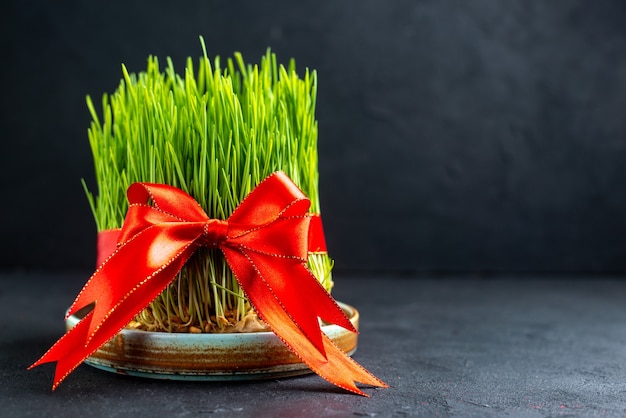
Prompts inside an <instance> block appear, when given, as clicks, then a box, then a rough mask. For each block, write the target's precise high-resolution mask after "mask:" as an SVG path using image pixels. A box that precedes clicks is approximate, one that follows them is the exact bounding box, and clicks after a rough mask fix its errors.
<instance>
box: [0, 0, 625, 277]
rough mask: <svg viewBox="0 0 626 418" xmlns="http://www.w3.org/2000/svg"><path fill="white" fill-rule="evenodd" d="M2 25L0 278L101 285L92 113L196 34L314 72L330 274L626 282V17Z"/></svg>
mask: <svg viewBox="0 0 626 418" xmlns="http://www.w3.org/2000/svg"><path fill="white" fill-rule="evenodd" d="M0 15H1V17H0V19H2V22H0V23H1V25H0V28H1V29H0V30H1V33H2V36H1V37H0V39H1V40H0V42H1V47H2V51H3V64H2V66H0V71H1V75H2V80H3V88H4V92H3V94H2V95H0V102H1V106H2V107H1V109H0V124H1V125H2V127H3V131H2V134H1V135H2V140H3V146H4V148H3V150H2V152H0V170H2V175H1V177H2V189H3V193H4V198H3V205H2V216H1V217H0V219H1V221H0V230H1V231H2V236H3V247H2V248H1V251H0V268H2V269H59V270H63V269H82V268H91V267H92V265H93V260H94V251H93V247H94V240H95V227H94V224H93V221H92V219H91V214H90V211H89V208H88V205H87V202H86V199H85V197H84V194H83V190H82V187H81V185H80V178H82V177H85V178H86V179H87V181H88V182H89V183H90V184H93V175H92V171H93V170H92V161H91V155H90V151H89V147H88V140H87V134H86V130H87V127H88V126H89V115H88V112H87V108H86V106H85V102H84V97H85V95H86V94H91V95H92V96H94V97H95V98H96V102H97V101H98V100H97V98H99V97H100V95H101V94H102V93H104V92H111V91H113V89H115V87H116V86H117V84H118V81H119V79H120V77H121V71H120V64H121V63H125V64H126V65H127V67H128V68H129V69H130V70H131V71H141V70H142V69H144V68H145V62H146V57H147V56H148V55H150V54H155V55H157V56H159V57H160V58H162V59H164V58H165V57H166V56H171V57H172V58H173V60H174V63H175V65H176V66H177V68H178V69H179V70H180V69H181V68H182V66H183V64H184V58H185V57H187V56H192V57H197V56H199V55H200V54H201V48H200V43H199V41H198V37H199V35H203V36H204V37H205V39H206V42H207V48H208V53H209V55H210V56H215V55H221V56H229V55H231V54H232V52H233V51H235V50H239V51H241V52H242V53H243V54H244V57H245V58H246V60H247V61H249V62H255V61H258V60H259V58H260V57H261V55H262V54H263V53H264V52H265V49H266V48H267V47H268V46H269V47H272V49H273V50H274V51H275V52H276V53H277V54H278V56H279V60H280V61H281V62H287V60H288V59H289V58H290V57H295V58H296V60H297V62H298V65H299V68H301V69H303V68H305V67H309V68H314V69H317V70H318V73H319V96H318V97H319V101H318V119H319V122H320V140H319V141H320V142H319V151H320V173H321V199H322V210H323V212H324V219H325V224H326V229H327V235H328V242H329V246H330V251H331V253H332V255H333V256H334V257H335V258H336V259H337V264H336V266H337V271H342V272H348V271H352V272H367V271H369V272H371V271H377V272H388V273H397V272H408V273H410V274H413V273H415V272H418V273H420V272H422V273H423V272H426V273H428V272H447V273H453V274H457V273H466V272H471V273H476V272H487V273H494V272H495V273H498V272H500V273H507V272H509V273H514V274H519V273H522V274H527V273H530V274H532V273H565V274H580V273H593V274H607V273H608V274H623V273H626V257H625V254H626V240H624V236H626V215H625V213H626V194H625V193H624V192H623V185H624V182H625V180H626V164H624V161H625V159H626V118H625V117H624V109H626V54H624V51H626V25H624V21H626V3H624V2H620V1H611V0H572V1H526V0H514V1H506V2H502V1H499V0H482V1H471V2H468V1H445V2H441V1H436V0H420V1H413V0H411V1H407V0H403V1H382V0H380V1H340V2H336V1H308V0H307V1H300V2H292V1H283V0H281V1H277V2H273V3H272V5H271V6H270V5H267V4H265V3H262V2H245V1H239V0H219V1H205V0H201V1H200V0H195V1H189V2H185V4H184V5H178V4H176V5H174V4H173V3H172V2H171V1H164V0H155V1H151V2H150V3H149V4H146V3H144V2H128V1H120V0H112V1H107V2H103V1H90V2H76V1H71V2H50V1H43V0H34V1H28V2H24V1H17V0H8V1H5V2H3V12H2V13H1V14H0ZM42 225H45V228H42ZM364 231H367V233H364ZM35 235H36V239H34V238H33V236H35ZM33 242H36V243H37V245H36V246H34V244H33Z"/></svg>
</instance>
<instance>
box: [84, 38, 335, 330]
mask: <svg viewBox="0 0 626 418" xmlns="http://www.w3.org/2000/svg"><path fill="white" fill-rule="evenodd" d="M201 44H202V49H203V53H204V54H203V56H201V57H200V59H199V62H198V64H197V66H194V63H193V61H192V59H191V58H188V59H187V62H186V66H185V73H184V76H181V75H179V74H177V73H176V72H175V70H174V66H173V63H172V61H171V60H170V59H169V58H168V59H167V65H166V67H165V69H164V71H161V69H160V67H159V61H158V59H157V58H156V57H149V58H148V63H147V69H146V71H145V72H140V73H138V74H132V73H129V72H128V71H127V69H126V68H125V67H124V66H122V72H123V79H122V80H121V81H120V85H119V87H118V88H117V90H116V91H115V92H114V93H113V94H112V95H106V94H105V95H103V97H102V111H103V114H102V117H99V116H98V113H97V112H96V109H95V106H94V104H93V102H92V100H91V98H90V97H87V106H88V108H89V111H90V112H91V116H92V118H93V120H92V122H91V126H90V128H89V142H90V145H91V149H92V153H93V159H94V166H95V174H96V183H97V188H98V193H97V196H94V194H92V193H91V192H89V190H88V189H87V187H86V186H85V190H86V192H87V197H88V199H89V202H90V205H91V208H92V211H93V214H94V218H95V221H96V226H97V229H98V231H103V230H106V229H111V228H120V227H121V226H122V224H123V221H124V217H125V214H126V211H127V209H128V202H127V200H126V189H127V188H128V186H129V185H130V184H131V183H133V182H136V181H144V182H154V183H165V184H169V185H172V186H176V187H180V188H181V189H183V190H184V191H186V192H187V193H189V194H190V195H191V196H193V197H194V198H195V199H196V200H197V201H198V202H199V203H200V205H201V206H202V207H203V208H204V210H205V211H206V213H207V215H208V216H209V217H211V218H216V219H226V218H228V216H229V215H230V214H231V213H232V212H233V210H234V209H235V207H236V206H237V205H238V204H239V202H241V201H242V200H243V198H244V197H245V196H246V195H247V194H248V193H249V192H250V191H251V190H252V189H253V188H254V187H255V186H256V185H257V184H259V183H260V182H261V180H263V179H264V178H265V177H266V176H268V175H269V174H271V173H273V172H275V171H277V170H282V171H284V172H285V173H286V174H287V175H288V176H289V177H290V178H291V179H292V180H293V181H294V182H295V183H296V184H297V185H298V186H299V187H300V188H301V189H302V191H303V192H304V193H305V194H306V195H307V196H308V197H309V199H310V200H311V209H310V210H311V212H314V213H319V212H320V205H319V194H318V171H317V121H316V120H315V101H316V89H317V77H316V73H315V71H308V70H306V71H305V73H304V76H303V77H299V76H298V74H297V72H296V66H295V62H294V60H291V61H290V62H289V65H288V66H287V67H284V66H283V65H278V64H277V62H276V56H275V54H273V53H271V51H270V50H268V51H267V52H266V54H265V55H264V56H263V57H262V59H261V63H260V65H254V66H252V65H247V64H245V63H244V61H243V58H242V56H241V54H239V53H235V54H234V56H233V58H229V59H228V60H227V61H226V65H225V66H224V67H222V66H221V62H220V59H219V57H216V58H215V59H214V60H213V62H211V61H210V60H209V58H208V57H207V53H206V47H205V45H204V41H203V40H202V39H201ZM308 266H309V268H310V269H311V271H312V272H313V274H314V275H315V276H316V277H317V278H318V280H319V281H320V283H321V284H322V286H323V287H324V288H325V289H327V290H328V291H330V290H331V288H332V285H333V283H332V278H331V270H332V260H331V259H330V258H329V257H328V256H327V255H321V254H311V255H310V256H309V261H308ZM303 297H306V295H303ZM249 310H250V305H249V303H248V301H247V300H246V299H245V297H244V294H243V292H242V290H241V289H240V288H239V286H238V284H237V281H236V280H235V278H234V277H233V275H232V273H231V271H230V269H229V268H228V266H227V265H226V263H225V261H224V258H223V256H222V254H221V252H219V250H215V249H208V248H202V249H200V250H199V251H198V252H197V253H196V254H195V255H194V256H193V257H192V259H190V260H189V262H188V263H187V264H186V265H185V267H183V269H182V271H181V272H180V273H179V274H178V276H177V278H176V279H175V280H174V282H172V284H170V286H169V287H168V288H167V289H166V290H165V291H164V292H163V293H162V294H161V295H160V296H159V297H158V298H157V299H156V300H155V301H153V302H152V303H151V304H150V306H149V307H148V308H146V309H145V310H144V311H143V312H142V313H141V314H139V315H138V316H137V318H136V320H137V321H138V322H140V323H142V324H144V325H145V326H146V327H147V328H149V329H158V330H165V331H173V330H174V328H173V322H176V323H177V324H179V325H182V326H194V327H196V328H199V329H201V330H209V329H210V330H214V331H221V330H223V328H224V327H226V326H228V325H227V324H226V322H227V321H226V318H230V319H231V322H232V320H234V321H238V320H241V319H243V318H244V316H245V315H246V313H248V311H249Z"/></svg>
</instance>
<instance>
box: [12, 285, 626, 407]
mask: <svg viewBox="0 0 626 418" xmlns="http://www.w3.org/2000/svg"><path fill="white" fill-rule="evenodd" d="M86 276H88V274H86V275H85V274H66V275H63V274H35V273H28V274H27V273H12V274H3V275H0V280H1V282H2V286H1V287H0V314H1V315H2V318H3V319H4V321H3V325H2V326H1V327H0V347H1V349H0V353H1V357H0V364H1V366H0V373H1V379H0V399H1V404H0V405H1V407H0V416H11V417H13V416H36V417H46V416H65V417H68V416H69V417H74V416H76V417H78V416H80V417H82V416H107V417H117V416H119V417H126V416H159V415H160V416H164V417H165V416H167V417H169V416H175V417H177V416H181V417H182V416H205V415H210V416H225V417H226V416H228V417H230V416H241V417H246V416H254V417H266V416H267V417H274V416H279V417H280V416H284V417H306V416H316V417H317V416H346V417H358V416H365V417H374V416H376V417H387V416H390V417H409V416H460V417H466V416H521V417H536V416H624V415H625V414H626V304H624V302H623V298H624V295H626V281H620V280H617V279H593V280H592V279H580V278H572V279H567V278H561V279H543V280H542V279H528V278H492V279H481V278H458V279H452V278H441V279H424V278H419V279H411V278H391V277H369V278H359V277H335V281H336V288H335V290H334V292H333V295H334V296H335V297H336V298H337V299H338V300H341V301H343V302H346V303H348V304H351V305H354V306H355V307H356V308H357V309H358V310H359V311H360V313H361V335H360V337H359V348H358V351H357V353H356V354H355V356H354V357H355V359H356V360H357V361H358V362H359V363H361V364H362V365H364V366H365V367H366V368H367V369H369V370H370V371H371V372H372V373H374V374H375V375H377V376H378V377H380V378H381V379H383V380H384V381H386V382H387V383H388V384H389V385H390V386H391V387H390V388H389V389H374V388H365V389H364V390H365V392H366V393H368V394H369V395H371V398H369V399H368V398H364V397H360V396H356V395H352V394H348V393H345V392H343V391H341V390H339V389H336V388H335V387H333V386H332V385H330V384H329V383H327V382H325V381H324V380H322V379H321V378H319V377H317V376H316V375H307V376H303V377H295V378H284V379H273V380H266V381H254V382H243V383H242V382H239V383H233V382H219V383H217V382H210V383H209V382H202V383H199V382H175V381H159V380H149V379H142V378H132V377H126V376H121V375H115V374H112V373H107V372H104V371H100V370H96V369H94V368H91V367H89V366H86V365H83V366H80V367H79V368H78V369H77V370H76V371H75V372H74V373H73V374H72V375H70V376H69V377H68V378H67V380H66V381H65V382H63V383H62V385H61V386H60V387H59V388H58V389H57V390H56V391H55V392H51V391H50V385H51V383H52V374H53V366H52V365H44V366H42V367H39V368H36V369H34V370H32V371H28V372H27V371H26V367H27V366H28V365H29V364H30V363H32V362H33V361H34V360H36V359H37V358H38V357H39V356H40V355H41V354H43V352H44V351H45V350H47V349H48V347H49V346H50V345H51V344H52V343H53V342H54V341H56V339H58V338H59V337H60V336H61V334H62V333H63V314H64V311H65V309H66V308H67V307H68V305H69V304H70V303H71V302H72V300H73V298H74V296H75V295H76V293H77V292H78V290H79V289H80V287H81V286H82V284H83V283H84V281H85V280H86V278H87V277H86Z"/></svg>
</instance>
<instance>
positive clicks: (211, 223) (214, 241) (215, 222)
mask: <svg viewBox="0 0 626 418" xmlns="http://www.w3.org/2000/svg"><path fill="white" fill-rule="evenodd" d="M227 239H228V221H224V220H221V219H209V220H207V221H206V223H205V224H204V228H203V229H202V237H201V238H200V240H199V243H200V245H202V246H204V247H209V248H219V245H220V243H222V242H224V241H226V240H227Z"/></svg>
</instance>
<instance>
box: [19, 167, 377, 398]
mask: <svg viewBox="0 0 626 418" xmlns="http://www.w3.org/2000/svg"><path fill="white" fill-rule="evenodd" d="M127 194H128V200H129V203H130V205H129V209H128V212H127V215H126V219H125V221H124V226H123V228H122V231H121V234H120V236H119V239H118V243H119V244H118V246H117V249H116V250H115V251H114V252H113V254H111V255H110V256H109V257H108V258H107V259H106V261H104V262H103V263H102V264H101V265H100V267H99V268H98V269H97V270H96V271H95V273H94V274H93V275H92V276H91V278H90V279H89V281H88V282H87V284H86V285H85V286H84V287H83V289H82V290H81V291H80V293H79V294H78V296H77V298H76V300H75V301H74V303H73V304H72V306H71V307H70V309H69V311H68V316H70V315H73V314H75V313H76V312H77V311H79V310H80V309H82V308H84V307H86V306H88V305H90V304H92V303H93V304H94V306H93V309H92V310H91V311H90V312H89V313H88V314H87V315H86V316H85V317H84V318H83V319H82V320H81V321H80V322H79V323H78V324H77V325H76V326H75V327H74V328H72V329H71V330H69V331H68V332H67V333H66V334H65V335H63V336H62V337H61V338H60V339H59V340H58V341H57V342H56V343H55V344H54V345H53V346H52V347H51V348H50V349H49V350H48V351H47V352H46V353H45V354H44V355H43V356H42V357H41V358H40V359H39V360H38V361H37V362H35V363H34V364H33V365H32V366H30V368H33V367H36V366H39V365H41V364H44V363H49V362H53V361H56V362H57V366H56V371H55V376H54V383H53V386H52V388H53V389H55V388H56V387H57V386H58V385H59V384H60V383H61V381H63V379H65V378H66V377H67V376H68V375H69V374H70V373H71V372H72V371H73V370H74V369H75V368H76V367H78V365H80V364H81V363H82V362H83V361H84V360H85V359H86V358H87V357H89V356H90V355H92V354H93V353H94V352H95V351H96V350H98V349H99V348H100V347H101V346H102V345H104V344H105V343H106V342H107V341H108V340H110V339H111V338H112V337H113V336H114V335H115V334H117V333H118V332H119V331H120V330H121V329H122V328H124V327H125V326H126V324H127V323H128V322H129V321H130V320H132V319H133V317H134V316H135V315H136V314H137V313H139V312H140V311H141V310H143V309H144V308H145V307H146V306H147V305H148V304H149V303H150V302H151V301H152V300H154V299H155V298H156V297H157V296H158V295H159V294H160V293H161V292H162V291H163V290H164V289H165V288H166V287H167V285H168V284H169V283H170V282H171V281H172V280H174V278H175V276H176V274H177V273H178V271H180V269H181V268H182V267H183V265H184V264H185V263H186V262H187V260H188V259H189V258H190V257H191V256H192V254H193V253H194V252H195V251H196V249H197V248H198V247H199V246H209V247H214V248H219V249H220V250H221V251H222V252H223V253H224V256H225V258H226V261H227V263H228V265H229V266H230V268H231V270H232V271H233V274H234V275H235V277H236V278H237V281H238V282H239V285H240V286H241V288H242V289H243V290H244V292H245V293H246V296H247V297H248V299H249V300H250V302H251V304H252V305H253V306H254V308H255V309H256V311H257V313H258V314H259V315H260V316H261V317H262V318H263V320H264V321H265V322H266V323H267V324H268V325H269V326H270V327H271V329H272V330H273V331H274V333H275V334H276V335H277V336H278V337H279V338H280V339H281V340H282V341H283V342H284V343H285V344H286V345H287V346H288V347H289V348H290V349H291V350H292V351H293V352H294V353H295V354H296V355H297V356H298V357H300V359H301V360H302V361H303V362H304V363H305V364H306V365H307V366H308V367H309V368H311V370H313V371H314V372H315V373H317V374H318V375H320V376H321V377H323V378H324V379H326V380H328V381H329V382H330V383H333V384H335V385H337V386H339V387H341V388H344V389H346V390H348V391H351V392H354V393H357V394H360V395H364V396H367V395H366V394H365V393H363V392H362V391H361V390H359V389H358V388H357V387H356V385H355V382H361V383H364V384H369V385H372V386H379V387H387V385H386V384H385V383H383V382H382V381H380V380H379V379H378V378H376V377H375V376H373V375H372V374H370V373H369V372H368V371H367V370H365V369H364V368H363V367H361V366H360V365H359V364H358V363H356V362H355V361H354V360H353V359H352V358H350V357H349V356H347V355H346V354H345V353H344V352H343V351H341V350H340V349H339V348H338V347H337V346H336V345H335V344H334V343H333V342H332V341H331V340H330V339H329V338H328V337H327V336H326V335H325V334H324V333H323V332H322V331H321V330H320V326H319V322H318V317H319V318H322V319H323V320H325V321H326V322H329V323H333V324H337V325H340V326H342V327H344V328H346V329H348V330H351V331H354V332H356V329H354V327H353V326H352V324H351V323H350V321H349V320H348V318H347V317H346V316H345V314H344V313H343V311H342V310H341V308H340V307H339V306H338V305H337V303H336V302H335V300H334V299H333V298H332V297H331V296H330V295H329V294H328V292H326V290H324V288H323V287H322V286H321V285H320V284H319V282H318V281H317V279H316V278H315V277H314V276H313V275H312V273H311V272H310V271H309V270H308V268H307V267H306V264H305V263H306V260H307V257H308V252H309V247H310V245H309V244H310V243H309V232H310V229H309V227H310V222H311V219H312V218H311V216H310V214H308V213H307V210H308V208H309V204H310V202H309V199H307V198H306V196H305V195H304V194H303V193H302V191H300V189H298V187H297V186H296V185H295V184H294V183H293V182H292V181H291V180H290V179H289V177H287V175H285V174H284V173H282V172H277V173H274V174H272V175H270V176H269V177H267V178H266V179H265V180H264V181H263V182H261V184H259V185H258V186H257V187H256V188H255V189H254V190H253V191H252V192H250V194H249V195H248V196H247V197H246V198H245V199H244V201H243V202H241V204H240V205H239V206H238V207H237V208H236V209H235V211H234V212H233V214H232V215H231V216H230V217H229V218H228V220H227V221H224V220H218V219H210V218H209V217H208V216H207V215H206V214H205V212H204V211H203V210H202V208H201V207H200V205H199V204H198V203H197V202H196V201H195V200H194V199H193V198H192V197H191V196H189V195H188V194H187V193H185V192H183V191H182V190H180V189H177V188H175V187H171V186H167V185H162V184H150V183H134V184H132V185H131V186H130V187H129V188H128V193H127ZM321 245H323V242H322V244H316V246H317V247H320V246H321ZM318 249H320V248H318ZM94 302H95V303H94Z"/></svg>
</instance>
